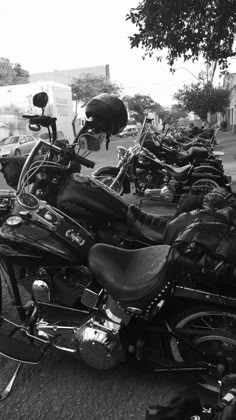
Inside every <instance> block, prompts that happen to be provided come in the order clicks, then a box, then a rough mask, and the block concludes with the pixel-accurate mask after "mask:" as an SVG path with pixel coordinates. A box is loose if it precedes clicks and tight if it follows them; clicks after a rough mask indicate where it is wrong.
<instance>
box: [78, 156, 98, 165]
mask: <svg viewBox="0 0 236 420" xmlns="http://www.w3.org/2000/svg"><path fill="white" fill-rule="evenodd" d="M75 160H76V161H77V162H79V163H81V165H83V166H86V168H94V166H95V162H93V161H92V160H90V159H87V158H85V157H83V156H80V155H76V156H75Z"/></svg>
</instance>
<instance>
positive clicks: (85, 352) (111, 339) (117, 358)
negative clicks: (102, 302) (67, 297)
mask: <svg viewBox="0 0 236 420" xmlns="http://www.w3.org/2000/svg"><path fill="white" fill-rule="evenodd" d="M106 306H107V308H106V315H107V316H108V317H109V320H105V319H104V320H100V321H97V320H96V319H95V318H91V319H90V320H89V321H88V322H87V323H86V324H85V325H84V327H83V328H80V329H79V330H77V331H75V340H76V341H77V342H78V347H79V351H80V356H81V358H82V360H83V361H84V362H85V363H86V364H87V365H89V366H91V367H93V368H95V369H100V370H107V369H111V368H113V367H115V366H117V365H119V364H120V363H121V362H122V361H124V359H125V355H126V348H125V345H124V343H123V342H122V341H121V338H120V330H121V328H122V325H124V324H127V323H128V322H129V320H130V316H129V315H127V314H126V313H125V312H124V311H123V310H122V309H120V308H119V307H118V306H117V304H116V303H115V302H114V301H113V299H112V298H111V297H109V298H108V305H106Z"/></svg>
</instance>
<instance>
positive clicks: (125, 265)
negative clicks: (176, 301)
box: [88, 244, 170, 307]
mask: <svg viewBox="0 0 236 420" xmlns="http://www.w3.org/2000/svg"><path fill="white" fill-rule="evenodd" d="M169 250H170V246H169V245H155V246H150V247H147V248H141V249H138V250H126V249H122V248H117V247H114V246H111V245H106V244H95V245H94V246H92V248H91V249H90V252H89V258H88V260H89V268H90V270H91V272H92V274H93V275H94V277H95V278H96V280H97V281H98V282H99V283H100V284H101V286H102V287H103V288H104V289H105V290H106V291H107V292H108V294H109V295H111V296H112V297H113V299H115V300H116V301H118V302H133V301H140V302H141V301H142V299H143V298H144V297H148V303H149V302H150V300H151V299H152V298H154V297H155V296H158V294H159V295H160V296H159V300H161V296H162V294H163V293H166V291H167V289H169V288H170V282H169V280H168V276H167V275H165V274H166V270H165V269H164V266H165V263H166V259H167V256H168V254H169ZM166 265H167V264H166ZM139 307H140V305H139Z"/></svg>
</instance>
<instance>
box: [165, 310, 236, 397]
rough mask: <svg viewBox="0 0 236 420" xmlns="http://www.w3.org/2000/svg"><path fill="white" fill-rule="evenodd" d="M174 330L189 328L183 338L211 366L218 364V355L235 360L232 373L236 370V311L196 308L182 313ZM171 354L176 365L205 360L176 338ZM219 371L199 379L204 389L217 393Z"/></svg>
mask: <svg viewBox="0 0 236 420" xmlns="http://www.w3.org/2000/svg"><path fill="white" fill-rule="evenodd" d="M170 325H171V327H172V328H175V329H176V330H177V333H178V330H179V335H181V328H185V329H188V330H189V332H188V334H187V335H183V337H185V338H187V340H188V341H190V342H191V344H193V345H194V346H195V347H196V348H197V349H198V350H201V351H202V352H204V353H205V354H206V356H207V357H208V358H209V360H210V361H211V362H212V363H217V354H218V353H222V354H223V355H224V357H225V358H227V357H229V358H231V359H232V370H233V371H234V370H235V368H236V312H235V311H232V310H231V309H225V308H217V307H214V306H212V307H211V306H199V307H198V306H196V307H193V308H191V309H188V310H187V311H184V312H182V313H180V314H179V315H178V316H177V317H176V318H175V319H174V320H172V321H170ZM169 345H170V350H171V355H172V357H173V358H174V360H175V361H177V362H189V363H191V364H194V363H196V362H198V361H199V362H200V361H201V360H202V356H201V355H200V354H199V353H198V352H197V351H194V350H193V349H191V348H190V347H189V346H187V345H186V344H184V343H183V342H182V341H181V340H180V339H177V338H176V337H174V336H171V337H170V340H169ZM218 380H219V377H218V376H217V372H213V371H212V372H211V373H204V374H201V376H199V377H198V380H197V381H198V383H200V384H201V385H202V386H203V387H205V388H207V389H209V390H212V391H218Z"/></svg>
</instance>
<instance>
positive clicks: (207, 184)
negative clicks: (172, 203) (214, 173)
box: [192, 178, 220, 194]
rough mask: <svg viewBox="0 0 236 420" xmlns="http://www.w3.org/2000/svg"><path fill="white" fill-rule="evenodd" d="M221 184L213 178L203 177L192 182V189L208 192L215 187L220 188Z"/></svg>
mask: <svg viewBox="0 0 236 420" xmlns="http://www.w3.org/2000/svg"><path fill="white" fill-rule="evenodd" d="M219 186H220V185H219V184H218V183H217V182H216V181H214V180H213V179H208V178H202V179H198V180H197V181H195V182H194V183H193V184H192V191H193V192H198V193H204V194H208V193H209V192H210V191H212V190H213V189H214V188H218V187H219Z"/></svg>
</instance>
